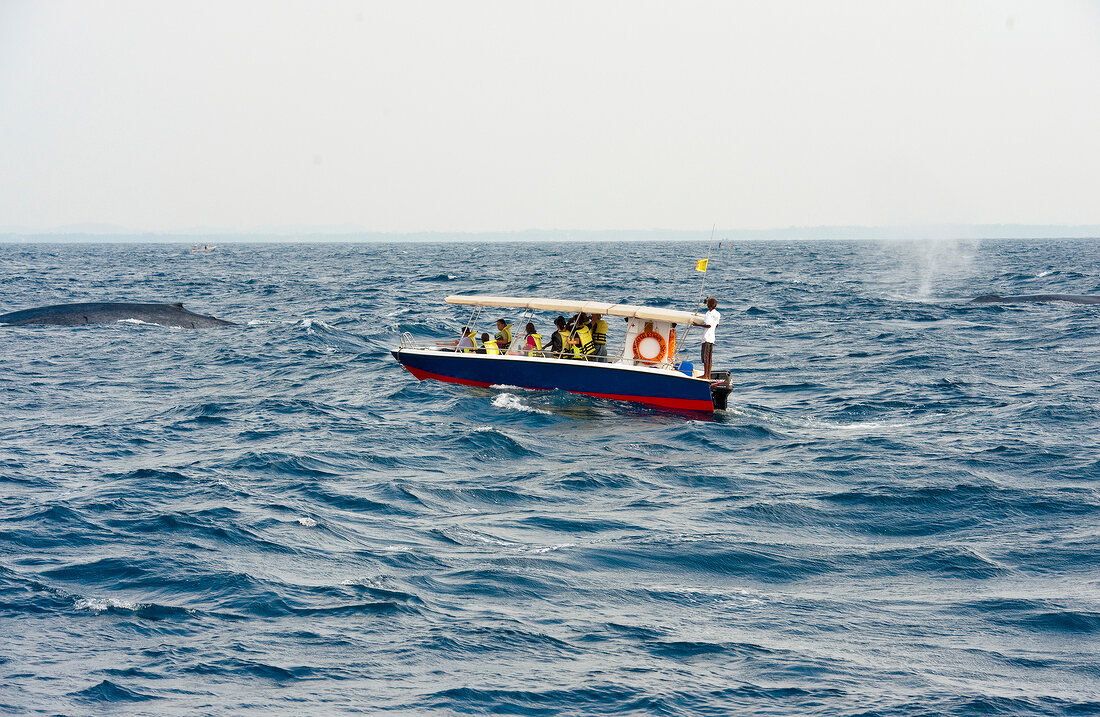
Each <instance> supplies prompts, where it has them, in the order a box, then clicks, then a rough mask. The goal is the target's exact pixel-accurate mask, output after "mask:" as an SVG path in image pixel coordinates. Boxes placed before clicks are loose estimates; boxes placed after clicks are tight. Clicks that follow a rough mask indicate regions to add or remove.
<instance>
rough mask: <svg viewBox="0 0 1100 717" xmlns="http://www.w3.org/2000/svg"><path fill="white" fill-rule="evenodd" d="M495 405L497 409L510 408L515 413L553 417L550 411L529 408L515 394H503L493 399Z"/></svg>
mask: <svg viewBox="0 0 1100 717" xmlns="http://www.w3.org/2000/svg"><path fill="white" fill-rule="evenodd" d="M493 405H494V406H496V407H497V408H510V409H513V410H515V411H524V412H525V413H541V414H543V415H544V416H549V415H551V413H550V411H544V410H542V409H541V408H535V407H534V406H528V405H527V404H526V403H524V402H523V399H521V398H520V397H519V396H517V395H515V394H513V393H502V394H500V395H498V396H495V397H494V398H493Z"/></svg>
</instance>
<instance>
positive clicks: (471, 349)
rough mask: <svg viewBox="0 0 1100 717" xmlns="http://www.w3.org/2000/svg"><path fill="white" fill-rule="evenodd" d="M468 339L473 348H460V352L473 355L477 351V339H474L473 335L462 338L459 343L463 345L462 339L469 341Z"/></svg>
mask: <svg viewBox="0 0 1100 717" xmlns="http://www.w3.org/2000/svg"><path fill="white" fill-rule="evenodd" d="M467 338H468V339H470V343H472V344H473V346H472V347H471V346H465V347H462V348H459V349H458V350H459V351H461V352H462V353H464V354H472V353H473V352H475V351H477V339H475V338H474V336H473V334H471V335H469V336H462V337H460V338H459V339H458V341H459V343H461V342H462V339H467Z"/></svg>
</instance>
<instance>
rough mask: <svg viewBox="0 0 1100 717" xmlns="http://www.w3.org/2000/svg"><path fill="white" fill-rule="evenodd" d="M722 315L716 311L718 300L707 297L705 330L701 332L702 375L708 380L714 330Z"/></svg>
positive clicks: (704, 319)
mask: <svg viewBox="0 0 1100 717" xmlns="http://www.w3.org/2000/svg"><path fill="white" fill-rule="evenodd" d="M721 318H722V315H721V314H720V313H718V300H717V299H715V298H714V297H713V296H710V297H707V313H705V314H703V321H704V322H705V323H706V325H707V330H706V331H704V332H703V356H702V358H703V377H704V378H706V379H707V380H708V381H709V380H710V365H711V360H712V358H713V357H714V330H715V329H716V328H718V321H719V320H720V319H721Z"/></svg>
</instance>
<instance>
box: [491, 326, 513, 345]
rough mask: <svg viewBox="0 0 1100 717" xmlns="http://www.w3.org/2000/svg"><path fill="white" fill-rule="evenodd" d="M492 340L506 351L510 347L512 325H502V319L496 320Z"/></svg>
mask: <svg viewBox="0 0 1100 717" xmlns="http://www.w3.org/2000/svg"><path fill="white" fill-rule="evenodd" d="M493 339H494V340H495V341H496V342H497V346H499V347H500V348H501V349H502V350H504V351H507V350H508V347H509V346H511V345H512V325H511V324H506V323H504V319H497V333H496V336H494V337H493Z"/></svg>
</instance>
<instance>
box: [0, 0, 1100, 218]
mask: <svg viewBox="0 0 1100 717" xmlns="http://www.w3.org/2000/svg"><path fill="white" fill-rule="evenodd" d="M75 223H107V224H115V225H123V226H127V227H132V228H135V229H141V230H152V231H174V230H185V229H189V228H195V227H212V228H219V229H229V230H242V231H248V230H257V229H264V228H273V227H280V226H317V227H336V226H339V227H357V228H360V229H363V230H368V231H398V232H405V231H507V230H520V229H527V228H543V229H655V228H667V229H708V228H709V227H710V226H711V225H712V224H715V223H717V224H718V226H719V227H724V228H730V229H735V228H770V227H785V226H791V225H805V226H812V225H849V224H852V225H854V224H859V225H904V224H926V223H1042V224H1089V223H1092V224H1096V223H1100V2H1056V1H1052V0H1043V1H1040V2H1014V1H1011V0H998V1H993V0H991V1H988V2H981V1H975V2H960V1H957V0H950V1H946V2H925V1H921V2H917V1H916V0H914V1H913V2H886V1H883V0H867V1H865V2H861V1H852V2H814V1H810V0H807V1H805V2H771V1H769V2H763V1H758V2H682V1H678V2H637V1H630V2H596V1H594V0H583V1H582V2H562V1H561V0H555V1H554V2H539V3H530V2H522V1H517V0H506V1H502V2H469V1H463V2H457V1H454V0H447V1H441V2H416V1H409V0H395V1H394V2H387V3H382V2H270V1H269V0H257V1H254V2H253V1H240V2H232V1H229V2H226V1H224V0H218V1H217V2H209V3H206V2H147V1H144V0H143V1H140V2H108V1H93V2H89V1H82V2H29V1H28V2H23V1H22V0H0V227H4V226H7V227H13V226H18V227H26V228H30V229H48V228H52V227H57V226H61V225H69V224H75Z"/></svg>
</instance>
